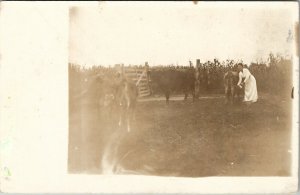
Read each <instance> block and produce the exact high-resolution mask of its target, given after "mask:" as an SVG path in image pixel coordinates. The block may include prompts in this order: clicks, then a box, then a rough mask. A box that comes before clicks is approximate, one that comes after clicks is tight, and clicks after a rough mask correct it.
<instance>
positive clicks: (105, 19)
mask: <svg viewBox="0 0 300 195" xmlns="http://www.w3.org/2000/svg"><path fill="white" fill-rule="evenodd" d="M295 5H296V4H291V3H290V4H284V3H278V2H277V3H274V2H273V3H252V4H246V3H244V4H243V3H241V2H240V3H224V2H222V3H221V2H218V3H212V2H206V3H203V2H199V3H198V4H196V5H195V4H194V3H193V2H164V3H162V2H157V3H155V2H151V3H148V2H140V3H136V2H127V3H113V2H103V3H101V4H99V6H95V7H76V8H72V9H70V38H69V39H70V40H69V41H70V42H69V47H70V49H69V51H70V53H69V60H70V62H71V63H77V64H81V65H86V66H91V65H114V64H118V63H124V64H125V65H127V64H144V62H145V61H148V62H149V64H150V65H159V64H166V65H167V64H175V65H176V64H177V63H178V64H180V65H188V61H189V60H192V61H193V62H194V63H195V60H196V59H198V58H199V59H200V60H201V61H202V62H204V61H207V60H213V59H214V58H218V59H220V60H226V59H234V60H238V59H242V60H243V61H244V62H246V63H249V62H250V61H256V60H258V59H260V58H263V59H265V58H266V57H267V55H268V54H269V53H270V52H273V53H281V54H290V53H291V51H292V49H293V46H294V45H293V44H294V43H293V42H290V41H287V40H291V39H288V37H289V31H291V32H292V36H290V38H293V33H294V29H295V27H294V25H295V21H294V18H293V17H294V14H295V10H296V9H294V8H293V7H295Z"/></svg>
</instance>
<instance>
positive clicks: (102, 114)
mask: <svg viewBox="0 0 300 195" xmlns="http://www.w3.org/2000/svg"><path fill="white" fill-rule="evenodd" d="M90 80H91V81H90V84H89V85H88V87H87V88H86V90H84V91H83V92H82V93H81V94H80V95H78V96H77V98H78V97H83V96H85V95H86V94H90V95H91V94H92V96H93V99H95V100H96V102H95V103H96V105H97V115H98V116H99V120H101V121H103V122H108V121H111V122H112V123H114V121H115V120H114V119H115V118H117V119H118V125H119V127H120V128H122V127H123V124H126V129H127V131H128V132H130V130H131V121H132V120H133V119H134V118H135V108H136V103H137V97H138V88H137V86H136V85H135V83H133V82H132V81H130V79H127V78H124V77H123V76H122V75H121V74H120V73H116V74H115V75H114V76H110V77H109V78H108V76H106V75H104V74H98V75H96V76H94V77H91V78H90Z"/></svg>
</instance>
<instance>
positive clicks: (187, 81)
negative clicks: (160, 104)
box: [151, 68, 195, 105]
mask: <svg viewBox="0 0 300 195" xmlns="http://www.w3.org/2000/svg"><path fill="white" fill-rule="evenodd" d="M151 80H152V82H153V83H155V84H156V90H159V91H161V92H163V94H164V95H165V98H166V104H167V105H168V104H169V99H170V95H171V94H172V93H174V92H180V93H184V100H187V98H188V95H189V94H192V96H193V101H194V100H195V73H194V69H193V68H188V69H180V70H178V69H171V68H163V69H156V70H155V69H154V70H152V71H151Z"/></svg>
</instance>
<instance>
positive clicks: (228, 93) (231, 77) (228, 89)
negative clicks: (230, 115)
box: [224, 70, 241, 104]
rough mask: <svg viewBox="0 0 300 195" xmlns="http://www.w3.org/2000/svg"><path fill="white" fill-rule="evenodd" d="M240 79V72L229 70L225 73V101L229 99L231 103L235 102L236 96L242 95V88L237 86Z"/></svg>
mask: <svg viewBox="0 0 300 195" xmlns="http://www.w3.org/2000/svg"><path fill="white" fill-rule="evenodd" d="M238 81H239V74H238V72H235V71H231V70H230V71H227V72H226V73H225V74H224V87H225V98H226V100H225V103H226V104H227V103H228V102H229V101H230V102H231V104H233V103H234V99H235V96H236V95H237V96H238V98H239V97H240V93H241V89H240V88H239V87H238V86H237V83H238Z"/></svg>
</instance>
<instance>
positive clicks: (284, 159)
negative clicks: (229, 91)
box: [69, 95, 291, 177]
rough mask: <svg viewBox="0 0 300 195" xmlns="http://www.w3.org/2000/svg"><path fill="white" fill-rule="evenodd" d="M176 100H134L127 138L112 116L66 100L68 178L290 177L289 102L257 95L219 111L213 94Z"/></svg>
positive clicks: (219, 104) (219, 102)
mask: <svg viewBox="0 0 300 195" xmlns="http://www.w3.org/2000/svg"><path fill="white" fill-rule="evenodd" d="M175 99H176V98H174V99H173V101H172V98H171V101H170V104H169V105H168V106H167V105H166V104H165V101H158V100H163V98H161V99H159V98H156V99H155V98H154V99H153V98H152V99H149V100H143V101H140V102H138V104H137V112H136V120H135V121H134V122H133V124H132V131H131V132H130V133H128V132H126V130H125V129H122V128H118V125H117V122H116V121H114V120H111V119H112V118H113V116H108V115H103V116H102V119H99V116H98V115H97V107H96V106H95V104H93V103H92V102H91V101H89V100H88V99H86V100H84V99H83V100H82V101H80V102H78V103H77V102H76V103H74V102H72V104H70V118H69V120H70V123H69V124H70V126H69V127H70V128H69V172H70V173H89V174H103V173H105V172H112V173H115V174H143V175H157V176H180V177H201V176H288V175H290V171H289V170H290V162H291V153H290V136H291V100H289V99H282V98H281V99H280V98H275V97H272V96H260V99H259V101H258V102H257V103H254V104H252V105H250V106H247V105H244V104H242V103H237V104H235V105H225V104H224V98H223V97H220V96H213V95H212V96H210V97H207V98H205V97H204V98H200V99H199V100H198V101H196V102H195V103H192V101H191V100H188V101H186V102H185V101H182V100H180V98H179V101H175ZM177 99H178V98H177ZM107 121H110V122H107ZM110 164H115V165H116V166H115V167H112V166H109V165H110ZM108 169H111V170H108Z"/></svg>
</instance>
